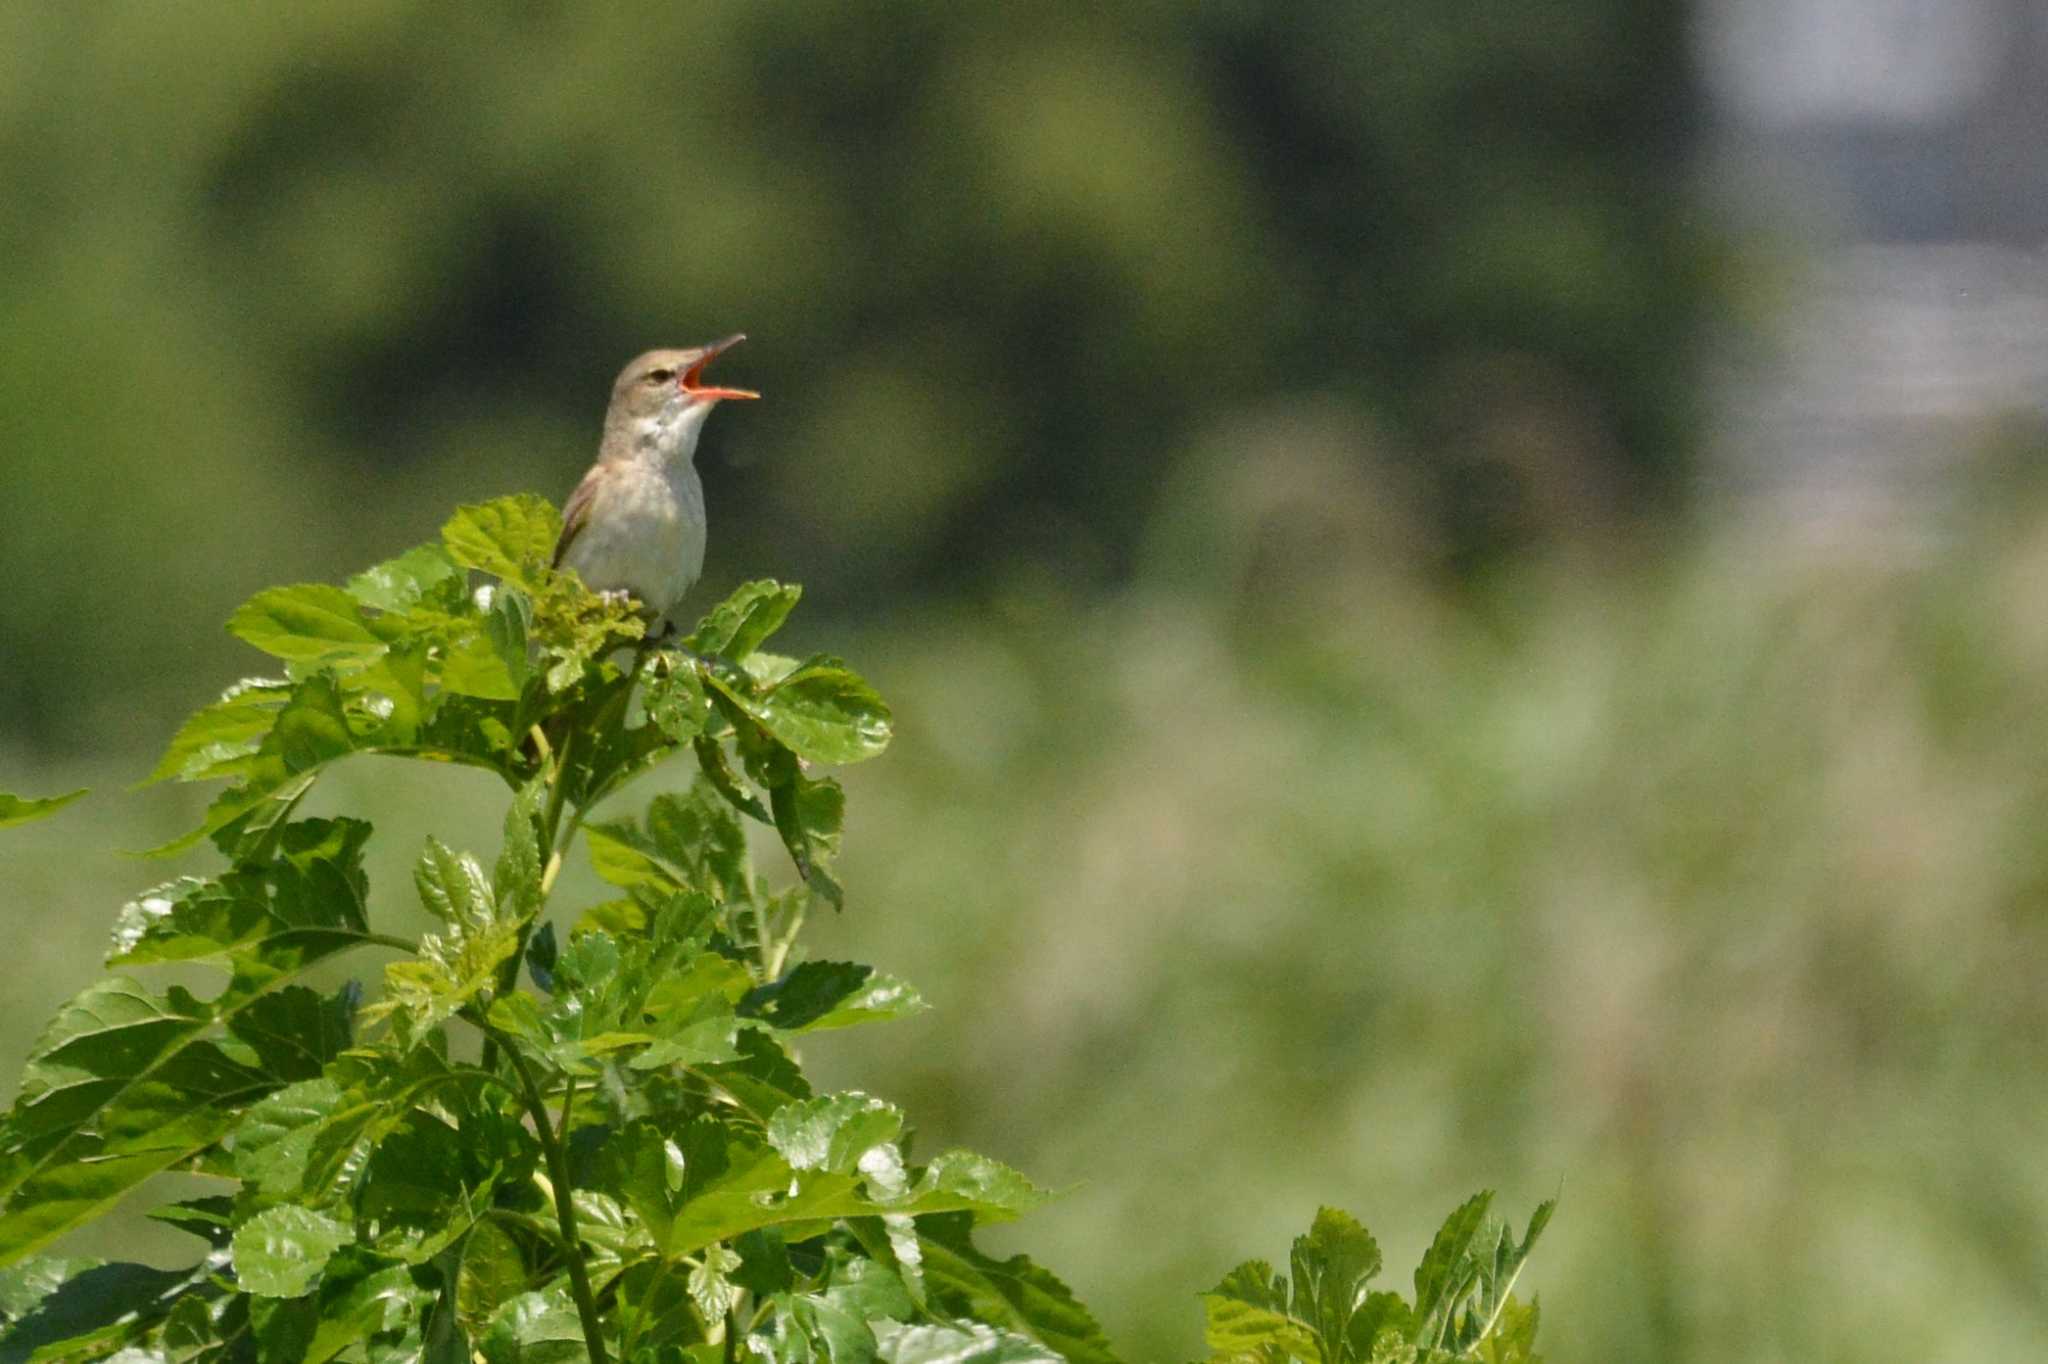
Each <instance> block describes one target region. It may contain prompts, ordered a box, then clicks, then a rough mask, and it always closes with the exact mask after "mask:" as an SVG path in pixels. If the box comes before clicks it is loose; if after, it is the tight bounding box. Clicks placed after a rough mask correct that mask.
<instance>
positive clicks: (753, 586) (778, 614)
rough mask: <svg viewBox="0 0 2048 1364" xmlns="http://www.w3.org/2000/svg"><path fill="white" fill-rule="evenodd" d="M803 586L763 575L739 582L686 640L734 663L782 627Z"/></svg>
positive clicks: (698, 647)
mask: <svg viewBox="0 0 2048 1364" xmlns="http://www.w3.org/2000/svg"><path fill="white" fill-rule="evenodd" d="M802 596H803V589H802V588H801V587H798V586H797V585H796V584H794V583H790V584H784V583H778V582H775V581H773V580H772V579H767V578H763V579H760V580H759V581H756V582H750V583H742V584H740V586H739V587H737V588H735V589H734V590H733V593H732V595H731V596H729V597H727V598H726V599H725V600H724V601H722V602H720V603H719V604H718V605H716V606H714V607H712V608H711V610H710V611H709V612H708V613H707V614H706V615H705V617H704V619H703V620H702V621H700V622H698V625H697V630H696V633H694V634H692V635H691V636H690V638H689V640H688V644H689V646H690V648H692V649H694V650H695V651H697V652H698V653H700V654H723V655H724V656H725V657H727V658H729V659H731V660H732V661H733V662H735V663H737V662H739V661H740V660H741V659H743V658H745V657H746V656H747V655H748V654H750V653H752V652H753V651H754V650H755V649H757V648H759V647H760V645H761V642H762V641H763V640H765V639H767V638H768V636H770V635H772V634H774V633H775V632H776V631H777V630H778V629H780V628H781V627H782V622H783V621H785V620H787V619H788V618H789V613H790V611H791V610H792V609H793V608H794V607H795V606H796V604H797V600H798V599H799V598H801V597H802Z"/></svg>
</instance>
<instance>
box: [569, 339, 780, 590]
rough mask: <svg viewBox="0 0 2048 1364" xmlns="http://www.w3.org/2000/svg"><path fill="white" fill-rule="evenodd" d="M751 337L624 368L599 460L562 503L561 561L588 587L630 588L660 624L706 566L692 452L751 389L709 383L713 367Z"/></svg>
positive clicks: (651, 357)
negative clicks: (711, 419)
mask: <svg viewBox="0 0 2048 1364" xmlns="http://www.w3.org/2000/svg"><path fill="white" fill-rule="evenodd" d="M744 340H746V337H745V335H744V334H740V335H734V336H728V337H726V338H725V339H724V340H723V341H714V342H712V343H711V344H710V345H708V346H694V347H691V348H690V349H688V350H651V351H648V352H647V353H646V354H645V355H641V356H638V357H636V358H635V359H634V360H632V361H631V362H630V363H628V364H627V366H626V367H625V369H623V370H621V371H620V372H619V377H618V381H617V382H615V383H614V384H613V385H612V402H611V406H610V408H608V409H607V410H606V412H605V414H604V439H603V440H602V441H601V442H600V443H599V445H598V447H597V462H596V463H595V464H593V465H591V466H590V472H589V473H587V474H585V475H584V476H583V481H582V482H581V483H579V484H577V485H576V491H575V492H573V493H571V494H569V502H568V505H567V506H566V507H564V508H563V509H562V538H561V539H560V540H559V541H557V542H556V544H555V567H557V568H573V569H575V570H576V573H577V575H578V576H579V577H581V578H582V579H583V582H584V584H585V585H586V586H588V587H589V588H591V590H593V591H596V592H602V593H605V594H607V595H614V594H624V595H630V596H632V597H633V598H635V599H636V600H638V601H639V603H640V606H641V608H642V610H643V612H644V613H645V614H646V616H647V617H648V619H649V621H650V622H653V623H657V624H658V623H659V622H660V621H661V620H662V619H663V618H664V617H666V616H667V615H668V613H669V611H670V610H672V609H673V608H674V607H675V605H676V603H677V602H679V601H681V600H682V598H683V594H684V593H686V592H688V591H689V590H690V587H691V586H692V584H694V583H695V582H696V581H697V577H698V575H699V574H700V573H702V572H703V570H704V485H703V484H702V483H701V482H700V481H699V480H698V478H697V466H696V464H695V463H694V462H693V457H694V456H695V455H696V452H697V436H698V434H699V433H700V432H702V431H703V429H704V419H705V418H706V417H708V416H710V415H711V409H712V408H713V407H716V406H717V405H718V404H719V403H720V402H722V401H724V400H725V399H727V398H758V397H760V396H761V395H760V394H758V393H754V392H752V391H750V390H748V389H744V388H714V387H711V386H708V385H706V384H705V383H704V367H705V366H706V365H708V364H710V363H711V361H712V360H713V359H714V358H716V357H717V356H718V355H720V354H722V353H724V352H725V351H727V350H730V349H731V348H732V347H734V346H736V345H738V344H739V343H740V342H742V341H744Z"/></svg>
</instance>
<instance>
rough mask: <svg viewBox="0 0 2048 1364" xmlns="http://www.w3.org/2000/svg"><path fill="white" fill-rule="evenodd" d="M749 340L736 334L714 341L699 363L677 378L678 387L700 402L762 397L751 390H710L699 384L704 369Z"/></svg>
mask: <svg viewBox="0 0 2048 1364" xmlns="http://www.w3.org/2000/svg"><path fill="white" fill-rule="evenodd" d="M746 339H747V334H746V333H745V332H734V333H733V334H732V335H731V336H728V337H726V338H725V339H724V340H723V341H713V342H712V343H711V344H710V345H708V346H706V347H704V353H703V354H702V355H700V356H698V357H697V363H696V364H694V365H692V366H690V367H689V368H688V369H686V370H684V371H683V372H682V374H680V375H679V376H677V378H676V386H677V387H678V388H680V389H682V391H683V392H684V393H686V394H688V395H689V396H690V397H692V398H695V399H696V400H697V401H698V402H717V401H718V400H719V399H721V398H758V397H760V396H761V395H760V394H758V393H756V392H754V390H752V389H750V388H710V387H706V386H705V385H704V384H702V383H700V382H698V381H699V380H701V379H702V378H703V377H704V367H705V366H706V365H708V364H710V363H711V362H712V361H713V360H716V359H717V358H718V357H719V356H720V355H723V354H724V353H725V352H726V351H729V350H731V349H732V348H733V347H734V346H737V345H738V344H739V343H740V342H742V341H744V340H746Z"/></svg>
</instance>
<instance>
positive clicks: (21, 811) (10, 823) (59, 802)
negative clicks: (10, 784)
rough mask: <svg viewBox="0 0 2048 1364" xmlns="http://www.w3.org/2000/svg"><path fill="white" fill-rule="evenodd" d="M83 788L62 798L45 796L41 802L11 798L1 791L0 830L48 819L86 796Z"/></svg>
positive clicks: (19, 797) (17, 797)
mask: <svg viewBox="0 0 2048 1364" xmlns="http://www.w3.org/2000/svg"><path fill="white" fill-rule="evenodd" d="M85 794H86V793H85V791H84V789H83V788H81V789H79V790H77V791H71V792H68V793H66V794H65V795H61V796H45V797H43V798H42V799H40V800H29V799H25V798H23V797H21V796H10V795H8V794H7V793H6V792H5V791H0V829H9V828H12V827H14V826H15V825H17V824H33V823H35V822H36V821H37V820H39V819H48V818H49V817H50V816H51V815H54V814H56V813H57V812H58V811H59V810H61V809H63V808H64V807H65V806H67V805H69V804H70V803H71V802H72V801H74V800H78V799H81V798H82V797H83V796H84V795H85Z"/></svg>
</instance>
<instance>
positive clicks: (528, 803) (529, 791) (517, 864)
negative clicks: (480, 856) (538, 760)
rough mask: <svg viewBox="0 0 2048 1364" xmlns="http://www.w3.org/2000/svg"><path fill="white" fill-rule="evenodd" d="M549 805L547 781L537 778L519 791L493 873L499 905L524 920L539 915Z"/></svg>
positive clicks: (494, 891) (508, 815) (506, 823)
mask: <svg viewBox="0 0 2048 1364" xmlns="http://www.w3.org/2000/svg"><path fill="white" fill-rule="evenodd" d="M546 801H547V781H546V779H545V778H544V777H541V776H536V777H535V778H534V779H533V780H532V781H530V782H528V783H527V784H526V785H525V786H523V787H521V788H520V791H519V795H518V796H517V797H516V798H515V799H514V800H513V802H512V807H511V808H510V809H509V810H507V811H506V812H505V842H504V844H503V846H502V847H501V848H500V849H499V851H498V863H497V866H496V867H495V868H493V869H492V872H491V891H492V893H493V894H494V895H495V896H496V897H497V899H498V903H499V904H501V905H504V906H506V907H507V908H508V909H509V910H510V911H511V912H512V913H514V914H516V915H518V916H520V917H521V918H525V917H528V916H530V915H534V914H538V913H540V908H541V899H542V897H541V889H540V882H541V873H542V870H543V867H542V858H541V846H540V837H541V831H540V815H541V807H542V806H543V805H544V804H545V803H546Z"/></svg>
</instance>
